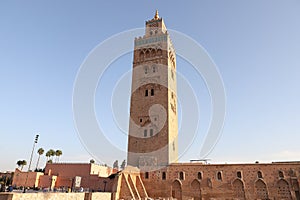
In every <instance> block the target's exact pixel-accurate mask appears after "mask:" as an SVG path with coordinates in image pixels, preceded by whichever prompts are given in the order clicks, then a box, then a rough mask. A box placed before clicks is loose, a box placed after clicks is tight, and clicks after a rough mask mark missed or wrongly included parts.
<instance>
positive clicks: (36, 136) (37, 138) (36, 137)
mask: <svg viewBox="0 0 300 200" xmlns="http://www.w3.org/2000/svg"><path fill="white" fill-rule="evenodd" d="M38 140H39V135H35V139H34V142H33V146H32V151H31V155H30V161H29V166H28V171H27V174H26V179H25V184H24V190H23V193H25V192H26V184H27V180H28V173H29V171H30V167H31V162H32V156H33V152H34V148H35V144H36V143H37V142H38Z"/></svg>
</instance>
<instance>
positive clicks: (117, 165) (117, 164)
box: [113, 160, 119, 169]
mask: <svg viewBox="0 0 300 200" xmlns="http://www.w3.org/2000/svg"><path fill="white" fill-rule="evenodd" d="M113 168H114V169H119V161H118V160H116V161H115V162H114V164H113Z"/></svg>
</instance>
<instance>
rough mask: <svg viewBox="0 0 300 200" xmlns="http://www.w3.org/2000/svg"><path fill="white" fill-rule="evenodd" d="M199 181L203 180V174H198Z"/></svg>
mask: <svg viewBox="0 0 300 200" xmlns="http://www.w3.org/2000/svg"><path fill="white" fill-rule="evenodd" d="M198 179H199V180H201V179H202V173H201V172H198Z"/></svg>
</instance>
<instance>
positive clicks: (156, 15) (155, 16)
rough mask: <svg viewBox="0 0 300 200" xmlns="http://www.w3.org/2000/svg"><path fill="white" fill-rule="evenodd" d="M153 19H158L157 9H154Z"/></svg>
mask: <svg viewBox="0 0 300 200" xmlns="http://www.w3.org/2000/svg"><path fill="white" fill-rule="evenodd" d="M154 19H155V20H158V19H159V15H158V10H156V11H155V15H154Z"/></svg>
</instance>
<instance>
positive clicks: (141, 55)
mask: <svg viewBox="0 0 300 200" xmlns="http://www.w3.org/2000/svg"><path fill="white" fill-rule="evenodd" d="M144 56H145V55H144V52H143V51H141V52H140V60H144Z"/></svg>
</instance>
